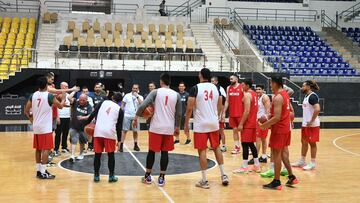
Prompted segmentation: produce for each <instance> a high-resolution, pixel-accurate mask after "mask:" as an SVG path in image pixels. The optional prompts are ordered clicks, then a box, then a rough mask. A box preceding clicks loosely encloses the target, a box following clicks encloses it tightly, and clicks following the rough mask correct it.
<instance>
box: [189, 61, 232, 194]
mask: <svg viewBox="0 0 360 203" xmlns="http://www.w3.org/2000/svg"><path fill="white" fill-rule="evenodd" d="M210 79H211V72H210V70H209V69H207V68H203V69H201V71H200V73H199V80H200V83H199V84H197V85H195V86H194V87H192V88H191V90H190V96H189V99H188V104H187V109H186V118H185V126H184V130H185V131H187V132H189V122H190V117H191V115H192V113H194V114H193V115H194V147H195V149H197V150H198V153H199V162H200V168H201V173H202V179H201V180H200V181H199V182H198V183H196V187H200V188H204V189H209V188H210V185H209V183H208V181H207V178H206V170H207V158H206V149H207V142H208V140H210V145H211V147H212V149H213V150H214V153H215V157H216V161H217V162H218V165H219V168H220V172H221V180H222V184H223V185H224V186H227V185H228V184H229V178H228V176H227V175H226V174H225V170H224V160H223V155H222V153H221V151H220V134H219V119H220V116H221V112H222V99H221V97H220V92H219V89H218V88H217V87H216V86H215V85H214V84H211V83H210ZM193 111H194V112H193Z"/></svg>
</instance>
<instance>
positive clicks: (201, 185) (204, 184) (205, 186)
mask: <svg viewBox="0 0 360 203" xmlns="http://www.w3.org/2000/svg"><path fill="white" fill-rule="evenodd" d="M195 186H196V187H199V188H203V189H209V188H210V185H209V182H208V181H203V180H200V181H199V182H197V183H196V184H195Z"/></svg>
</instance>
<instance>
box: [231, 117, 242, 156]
mask: <svg viewBox="0 0 360 203" xmlns="http://www.w3.org/2000/svg"><path fill="white" fill-rule="evenodd" d="M239 122H240V118H232V117H230V118H229V124H230V127H231V128H232V129H233V139H234V145H235V146H234V149H233V150H232V151H231V154H239V153H240V138H239V131H238V130H237V127H238V125H239Z"/></svg>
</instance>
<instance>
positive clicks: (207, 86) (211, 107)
mask: <svg viewBox="0 0 360 203" xmlns="http://www.w3.org/2000/svg"><path fill="white" fill-rule="evenodd" d="M218 100H219V90H218V88H217V87H216V86H215V85H214V84H211V83H209V82H205V83H199V84H197V95H196V104H195V109H194V132H197V133H209V132H214V131H217V130H219V119H218V110H217V104H218Z"/></svg>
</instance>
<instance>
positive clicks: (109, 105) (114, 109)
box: [94, 100, 120, 140]
mask: <svg viewBox="0 0 360 203" xmlns="http://www.w3.org/2000/svg"><path fill="white" fill-rule="evenodd" d="M119 111H120V106H119V105H117V104H116V103H115V102H113V101H110V100H106V101H104V102H103V103H102V104H101V106H100V109H99V112H98V114H97V117H96V125H95V131H94V137H103V138H107V139H112V140H116V139H117V135H116V123H117V120H118V117H119Z"/></svg>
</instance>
